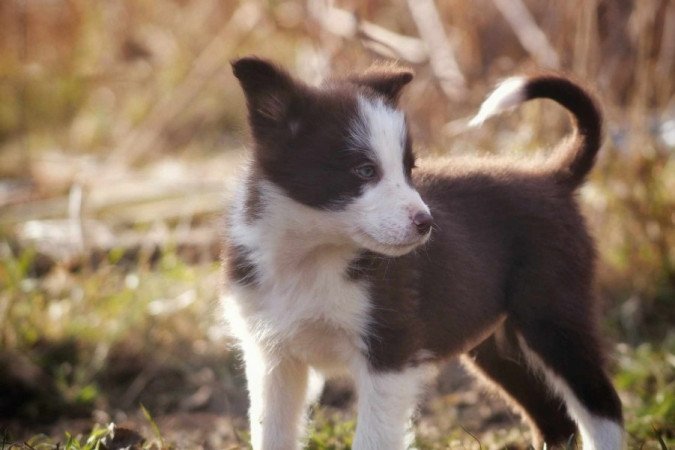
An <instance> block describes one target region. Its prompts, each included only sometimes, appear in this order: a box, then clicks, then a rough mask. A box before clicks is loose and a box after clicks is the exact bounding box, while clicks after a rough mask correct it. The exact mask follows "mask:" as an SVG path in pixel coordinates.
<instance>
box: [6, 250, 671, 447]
mask: <svg viewBox="0 0 675 450" xmlns="http://www.w3.org/2000/svg"><path fill="white" fill-rule="evenodd" d="M34 256H35V255H34V253H32V252H23V253H19V254H15V253H13V252H12V251H11V249H9V248H8V247H7V246H4V247H2V259H1V261H2V264H1V266H0V267H2V271H1V272H0V274H1V276H2V278H0V279H1V280H2V283H3V290H2V294H1V297H0V299H1V301H2V303H1V304H2V308H3V311H4V312H5V313H4V314H3V315H2V320H3V324H2V328H1V329H2V334H1V335H0V338H1V339H2V349H3V354H4V355H5V360H7V358H9V362H10V364H14V363H18V362H19V360H20V359H24V358H27V359H28V362H27V363H26V362H22V363H21V364H28V366H27V367H30V368H31V370H35V369H37V370H38V371H39V372H41V373H42V374H43V375H45V377H44V378H43V379H44V380H47V382H48V383H50V388H51V389H53V392H52V394H51V397H46V398H45V397H44V396H40V395H38V394H40V393H43V392H42V391H40V390H39V389H38V391H37V392H34V391H30V388H31V387H35V386H30V385H28V386H24V388H25V389H28V392H30V393H32V394H34V398H33V400H32V401H27V402H24V403H23V404H22V406H21V409H20V410H19V411H18V413H19V414H21V415H22V417H23V418H24V420H26V421H27V422H26V423H32V422H33V423H35V421H37V422H39V419H40V418H41V417H42V418H44V416H43V415H45V414H52V415H53V416H54V417H67V416H71V417H73V418H75V417H92V413H93V412H94V411H96V410H107V411H114V410H118V411H121V410H126V411H129V410H130V409H131V410H133V409H136V410H138V411H142V413H141V414H139V415H138V418H137V419H136V422H135V423H136V424H138V423H143V421H145V423H146V425H145V426H143V427H142V428H143V430H142V432H144V433H145V436H144V439H143V444H142V447H140V448H171V447H172V439H175V436H174V435H172V434H171V433H169V436H168V437H163V430H161V426H160V425H158V423H157V422H155V421H154V419H152V416H151V415H150V413H149V411H155V412H156V413H159V414H160V415H161V414H166V413H170V412H171V411H175V410H176V409H180V406H179V405H180V399H181V398H184V397H186V396H189V395H191V394H192V393H193V391H195V390H197V389H198V388H199V382H198V381H194V380H193V381H190V377H189V375H190V374H191V373H192V374H194V372H195V371H198V370H199V369H200V368H201V369H203V367H204V366H205V365H206V366H210V367H211V368H212V370H213V371H214V373H216V380H215V381H212V382H214V383H216V384H217V383H223V384H229V385H230V389H231V390H232V391H230V392H225V394H224V395H225V396H228V395H235V396H236V394H234V393H235V392H239V395H242V391H243V386H242V380H241V372H240V367H238V366H237V364H236V363H234V362H233V361H234V360H236V358H234V357H233V355H232V354H231V353H230V352H228V351H227V350H226V346H225V341H223V339H222V336H219V335H217V334H216V333H215V330H216V328H214V326H215V325H216V321H215V320H214V317H213V307H212V304H213V300H214V299H215V297H214V295H215V292H216V290H217V287H216V282H215V280H214V276H216V275H217V273H218V269H217V267H216V266H215V264H214V265H210V264H207V265H205V266H201V267H199V266H198V267H195V266H189V265H186V264H184V263H183V262H181V261H180V259H179V258H178V257H177V256H176V255H175V254H174V253H172V252H171V251H170V250H167V251H166V252H164V253H163V254H162V255H161V256H160V257H159V258H158V259H157V260H156V261H154V262H150V261H147V260H145V261H144V260H143V258H141V259H140V260H139V261H137V262H135V263H134V264H130V265H127V266H126V267H125V266H121V265H119V264H117V263H118V262H119V261H116V257H117V256H116V254H115V252H112V253H111V255H109V260H108V261H107V262H105V263H103V264H101V265H100V266H99V267H97V268H89V269H83V270H82V271H81V272H80V273H71V272H67V271H64V270H59V269H55V271H53V272H52V273H50V274H49V275H48V276H46V277H43V278H39V277H35V276H33V275H32V274H31V270H33V268H34ZM190 292H192V294H186V293H190ZM85 298H86V299H87V301H83V299H85ZM210 333H211V335H210ZM615 354H616V359H615V364H614V380H615V384H616V386H617V387H618V389H619V391H620V395H621V397H622V400H623V402H624V406H625V415H626V428H627V431H628V433H629V439H630V442H631V445H630V447H631V448H638V447H639V448H644V449H651V448H653V449H661V448H664V447H663V446H664V445H665V446H666V447H665V448H668V447H672V446H673V445H675V430H674V429H673V424H674V423H675V396H674V395H673V392H674V391H675V375H674V374H675V359H674V358H673V354H675V334H669V335H667V336H666V338H665V339H663V340H661V341H658V342H651V343H642V344H640V345H637V346H631V345H628V344H625V343H621V344H618V345H617V347H616V352H615ZM12 358H15V359H14V360H13V359H12ZM137 358H141V359H142V360H144V361H145V362H144V364H143V365H144V366H145V365H151V366H152V365H157V366H160V367H159V368H158V369H157V372H156V374H155V376H157V377H160V378H161V377H162V376H163V375H162V374H164V375H166V374H173V376H175V379H174V381H172V382H170V383H168V384H164V385H161V383H159V385H156V386H153V384H152V382H150V383H148V384H147V385H145V386H144V387H145V388H146V389H147V390H148V392H147V393H145V394H143V393H142V392H139V393H138V395H136V396H132V397H131V401H130V403H127V404H122V403H121V402H120V399H119V398H120V397H123V396H124V395H125V390H126V389H128V388H129V385H133V384H134V381H135V380H137V379H138V377H142V374H143V369H142V368H141V369H134V365H135V364H136V363H134V361H135V360H136V359H137ZM120 364H122V365H124V364H126V365H128V366H129V367H127V372H125V370H124V367H119V365H120ZM116 366H117V367H116ZM176 375H177V376H176ZM155 381H158V380H155ZM120 385H122V387H123V390H121V391H120ZM47 402H49V404H47ZM140 402H144V403H145V402H148V403H147V404H148V405H149V408H148V409H146V408H145V407H140V406H139V405H140ZM439 405H440V406H438V407H431V408H432V409H431V410H430V412H428V413H427V414H431V417H441V416H443V414H448V411H449V410H450V409H451V408H452V403H439ZM201 407H202V408H203V407H206V406H205V405H202V406H201ZM475 407H478V406H477V405H475ZM433 408H436V409H433ZM238 414H239V415H242V414H243V411H241V410H240V411H238ZM113 416H114V413H113ZM113 416H111V417H110V421H111V422H114V421H115V418H114V417H113ZM424 420H425V418H424V417H422V418H421V421H422V422H424ZM431 423H432V424H433V425H432V428H429V427H428V426H427V427H425V426H421V427H420V429H419V432H418V446H419V448H421V449H425V450H427V449H428V450H431V449H443V448H478V443H477V442H476V439H478V441H480V442H482V443H483V445H484V446H486V447H484V448H495V446H502V445H507V444H508V445H510V446H511V447H510V448H524V447H522V445H523V444H524V442H526V439H525V438H524V437H523V436H522V434H519V433H522V429H520V430H521V431H518V427H516V429H514V430H512V431H511V432H507V431H508V430H500V429H490V428H487V429H486V430H482V429H477V430H473V431H468V430H466V429H463V428H462V427H461V422H460V423H452V424H448V425H441V424H440V422H433V421H432V422H431ZM147 424H150V425H151V426H147ZM354 425H355V423H354V418H353V416H351V414H350V413H349V412H345V411H340V410H337V411H336V410H334V409H330V408H329V409H325V408H318V409H317V410H316V411H315V414H314V419H313V423H312V426H311V435H310V438H309V441H308V448H310V449H342V448H349V446H350V443H351V437H352V434H353V430H354ZM111 426H112V425H110V422H107V423H97V424H96V425H95V426H94V427H93V428H92V429H91V430H90V431H89V432H88V433H75V432H72V435H70V434H63V435H61V436H58V435H57V436H54V435H51V436H46V435H34V436H32V437H29V438H27V439H26V440H25V443H24V442H23V441H22V444H21V445H25V446H26V447H25V448H57V447H55V445H56V444H57V443H58V444H59V445H60V447H59V448H66V449H80V448H82V449H96V448H102V447H100V445H101V442H103V440H104V439H105V438H106V437H108V436H110V434H111V430H112V429H113V428H111ZM29 428H30V427H29ZM429 429H432V430H433V432H432V433H428V430H429ZM22 432H23V433H24V436H25V435H26V432H28V434H29V435H30V433H29V431H28V430H27V429H23V430H22ZM237 432H238V433H239V434H238V436H239V438H240V439H245V438H242V436H245V433H243V428H241V427H239V428H238V431H237ZM5 439H6V440H7V439H8V436H5ZM235 442H236V441H235ZM7 445H9V444H7ZM139 445H140V444H139ZM233 445H234V444H233ZM518 445H520V446H521V447H518ZM50 446H51V447H50ZM7 448H11V447H7Z"/></svg>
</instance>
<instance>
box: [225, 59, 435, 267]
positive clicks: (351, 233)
mask: <svg viewBox="0 0 675 450" xmlns="http://www.w3.org/2000/svg"><path fill="white" fill-rule="evenodd" d="M232 66H233V70H234V74H235V76H236V77H237V78H238V79H239V82H240V83H241V86H242V88H243V90H244V93H245V95H246V100H247V105H248V113H249V123H250V126H251V130H252V135H253V139H254V161H255V164H256V165H257V167H259V169H260V172H261V174H262V176H263V177H264V178H265V179H266V180H267V181H269V182H271V183H273V184H274V185H275V186H276V187H278V188H280V190H281V191H282V192H283V193H284V195H286V196H288V197H289V198H291V199H293V200H294V201H296V202H298V203H301V204H303V205H305V206H306V207H309V209H310V211H311V214H312V216H313V217H312V223H315V224H316V223H325V225H326V227H325V228H326V229H327V230H328V229H329V230H332V232H334V233H338V234H340V235H341V236H340V237H341V238H343V239H344V238H347V239H348V240H349V241H351V242H353V243H355V244H356V245H358V246H359V247H363V248H366V249H368V250H371V251H375V252H378V253H384V254H387V255H392V256H396V255H402V254H405V253H407V252H409V251H410V250H412V249H414V248H415V247H416V246H418V245H420V244H421V243H423V242H425V241H426V240H427V239H428V237H429V233H430V230H431V220H432V219H431V215H430V213H429V208H428V207H427V205H426V204H425V203H424V202H423V201H422V199H421V198H420V195H419V194H418V193H417V191H416V190H415V188H414V187H413V185H412V180H411V171H412V169H413V167H414V162H415V158H414V155H413V153H412V148H411V143H410V138H409V135H408V128H407V125H406V119H405V116H404V115H403V113H402V112H401V111H399V110H398V109H397V108H396V102H397V99H398V97H399V95H400V93H401V89H402V88H403V86H405V85H406V84H407V83H408V82H410V80H411V79H412V73H411V72H410V71H407V70H404V69H400V68H393V67H380V68H375V69H371V70H370V71H368V72H366V73H364V74H362V75H358V76H353V77H350V78H347V79H340V80H331V81H328V82H326V83H324V85H323V86H321V87H319V88H315V87H311V86H308V85H306V84H304V83H302V82H300V81H298V80H296V79H294V78H292V77H291V76H290V75H289V74H288V73H287V72H285V71H284V70H282V69H281V68H279V67H277V66H275V65H274V64H272V63H270V62H268V61H265V60H262V59H258V58H253V57H248V58H242V59H239V60H237V61H235V62H234V63H233V64H232Z"/></svg>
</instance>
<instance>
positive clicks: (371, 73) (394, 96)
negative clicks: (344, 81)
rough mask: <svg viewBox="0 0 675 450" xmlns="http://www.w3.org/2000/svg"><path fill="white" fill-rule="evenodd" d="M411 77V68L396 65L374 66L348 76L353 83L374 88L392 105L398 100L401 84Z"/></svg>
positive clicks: (401, 88)
mask: <svg viewBox="0 0 675 450" xmlns="http://www.w3.org/2000/svg"><path fill="white" fill-rule="evenodd" d="M412 79H413V72H412V70H410V69H405V68H401V67H396V66H375V67H372V68H370V69H368V70H367V71H366V72H364V73H363V74H361V75H354V76H351V77H350V78H349V80H350V81H351V82H353V83H356V84H358V85H361V86H367V87H369V88H370V89H372V90H374V91H375V92H376V93H378V94H380V95H382V96H383V97H384V98H385V99H386V100H388V101H389V102H390V103H391V104H393V105H396V103H397V102H398V99H399V97H400V96H401V91H402V90H403V86H405V85H406V84H408V83H410V81H411V80H412Z"/></svg>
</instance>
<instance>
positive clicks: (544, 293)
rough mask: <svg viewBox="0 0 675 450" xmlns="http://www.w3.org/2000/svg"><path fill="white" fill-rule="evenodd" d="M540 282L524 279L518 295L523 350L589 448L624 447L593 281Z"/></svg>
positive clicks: (514, 312)
mask: <svg viewBox="0 0 675 450" xmlns="http://www.w3.org/2000/svg"><path fill="white" fill-rule="evenodd" d="M543 278H544V275H543V274H542V275H541V276H540V277H539V279H540V280H541V279H543ZM523 281H525V282H527V281H528V280H527V279H524V280H523ZM563 281H565V280H563ZM541 286H542V284H539V283H537V282H536V281H532V282H530V283H527V284H526V283H523V284H522V285H521V286H520V288H521V289H520V292H518V296H517V297H514V298H517V299H518V302H517V303H516V302H513V303H512V304H511V307H510V309H511V311H510V313H511V314H510V319H511V320H512V324H513V326H514V329H515V330H516V333H517V335H518V341H519V344H520V345H519V346H520V349H521V351H522V352H523V354H524V355H525V357H526V358H527V361H528V364H529V365H530V366H531V367H533V368H534V369H536V370H537V371H539V372H540V373H541V374H542V375H543V378H544V380H545V381H546V383H547V384H548V386H549V387H550V389H551V390H552V391H553V392H555V393H556V394H557V395H558V396H559V397H560V398H562V399H563V401H564V402H565V406H566V407H567V410H568V412H569V414H570V416H571V417H572V419H573V420H574V421H575V422H576V424H577V426H578V428H579V432H580V435H581V439H582V442H583V448H584V450H618V449H621V448H623V419H622V413H621V402H620V400H619V397H618V395H617V393H616V391H615V390H614V387H613V386H612V383H611V382H610V380H609V378H608V377H607V374H606V373H605V371H604V369H603V360H604V357H603V356H604V355H603V352H602V347H601V345H600V339H599V333H598V329H597V326H598V324H597V320H596V315H595V314H594V310H593V298H592V296H591V294H590V287H589V283H585V282H583V280H582V282H579V283H574V282H569V281H567V282H566V283H563V282H560V283H557V284H556V285H553V284H550V285H549V286H551V288H549V289H547V290H542V289H541Z"/></svg>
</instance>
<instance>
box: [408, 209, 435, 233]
mask: <svg viewBox="0 0 675 450" xmlns="http://www.w3.org/2000/svg"><path fill="white" fill-rule="evenodd" d="M433 221H434V218H433V217H431V214H429V213H427V212H424V211H420V212H418V213H416V214H415V215H414V216H413V223H414V224H415V226H416V227H417V232H418V233H419V234H427V233H428V232H429V230H430V229H431V224H432V222H433Z"/></svg>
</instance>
